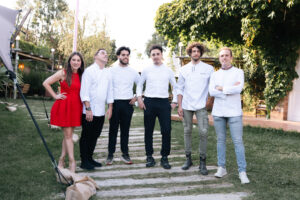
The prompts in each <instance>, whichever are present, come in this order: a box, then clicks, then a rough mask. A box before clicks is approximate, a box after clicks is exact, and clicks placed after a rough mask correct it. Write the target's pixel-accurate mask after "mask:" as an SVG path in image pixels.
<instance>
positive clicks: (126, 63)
mask: <svg viewBox="0 0 300 200" xmlns="http://www.w3.org/2000/svg"><path fill="white" fill-rule="evenodd" d="M119 62H120V63H121V64H122V65H128V63H129V62H123V60H121V59H119Z"/></svg>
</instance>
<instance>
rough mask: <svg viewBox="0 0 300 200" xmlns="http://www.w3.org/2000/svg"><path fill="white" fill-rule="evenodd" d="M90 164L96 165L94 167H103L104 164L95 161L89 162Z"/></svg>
mask: <svg viewBox="0 0 300 200" xmlns="http://www.w3.org/2000/svg"><path fill="white" fill-rule="evenodd" d="M89 162H90V164H92V165H94V167H102V164H101V163H99V162H97V161H95V160H94V159H91V160H89Z"/></svg>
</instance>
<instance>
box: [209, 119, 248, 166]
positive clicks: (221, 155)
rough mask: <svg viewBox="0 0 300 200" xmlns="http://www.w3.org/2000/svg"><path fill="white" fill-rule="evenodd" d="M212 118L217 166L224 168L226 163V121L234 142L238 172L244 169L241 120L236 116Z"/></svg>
mask: <svg viewBox="0 0 300 200" xmlns="http://www.w3.org/2000/svg"><path fill="white" fill-rule="evenodd" d="M213 118H214V127H215V131H216V134H217V138H218V139H217V152H218V166H221V167H223V168H225V164H226V124H227V123H228V126H229V129H230V134H231V138H232V141H233V144H234V149H235V155H236V160H237V165H238V170H239V172H245V171H246V165H247V164H246V159H245V148H244V143H243V120H242V116H238V117H217V116H213Z"/></svg>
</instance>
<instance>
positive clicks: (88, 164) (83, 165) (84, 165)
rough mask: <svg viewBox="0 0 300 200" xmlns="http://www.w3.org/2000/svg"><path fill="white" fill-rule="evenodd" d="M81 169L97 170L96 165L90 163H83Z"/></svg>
mask: <svg viewBox="0 0 300 200" xmlns="http://www.w3.org/2000/svg"><path fill="white" fill-rule="evenodd" d="M80 168H82V169H85V170H93V169H95V167H94V165H93V164H91V163H90V162H89V161H81V164H80Z"/></svg>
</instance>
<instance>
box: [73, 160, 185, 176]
mask: <svg viewBox="0 0 300 200" xmlns="http://www.w3.org/2000/svg"><path fill="white" fill-rule="evenodd" d="M97 161H98V162H100V161H99V160H97ZM76 163H77V168H76V172H77V173H79V172H83V171H84V170H83V169H81V168H80V167H79V166H80V161H78V162H76ZM182 163H183V162H170V165H172V166H176V165H182ZM102 164H103V165H102V167H100V168H96V170H101V171H103V170H112V169H118V170H119V169H133V168H145V167H146V163H138V164H135V163H133V164H132V165H127V164H115V162H114V163H113V164H112V165H105V164H104V163H102ZM154 168H161V166H159V165H157V166H155V167H153V169H154Z"/></svg>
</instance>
